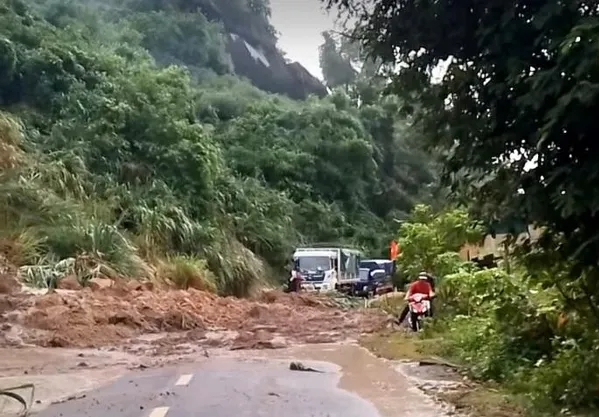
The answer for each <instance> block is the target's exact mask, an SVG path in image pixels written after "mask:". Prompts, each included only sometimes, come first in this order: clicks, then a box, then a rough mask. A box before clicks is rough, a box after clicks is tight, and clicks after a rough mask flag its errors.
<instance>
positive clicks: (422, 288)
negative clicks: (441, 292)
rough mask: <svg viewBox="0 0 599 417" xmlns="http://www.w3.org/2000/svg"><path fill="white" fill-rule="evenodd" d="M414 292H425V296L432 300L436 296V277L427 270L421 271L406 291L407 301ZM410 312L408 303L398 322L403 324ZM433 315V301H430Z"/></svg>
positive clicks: (430, 312)
mask: <svg viewBox="0 0 599 417" xmlns="http://www.w3.org/2000/svg"><path fill="white" fill-rule="evenodd" d="M414 294H423V295H425V296H427V297H428V298H429V300H432V298H433V297H434V296H435V279H434V278H433V276H432V275H431V274H429V273H427V272H424V271H423V272H421V273H419V274H418V278H417V279H416V280H415V281H414V282H412V283H411V284H410V286H409V288H408V292H407V293H406V297H405V299H406V301H407V300H408V298H410V296H412V295H414ZM409 312H410V304H409V303H406V306H405V307H404V309H403V310H402V312H401V314H400V315H399V319H398V322H397V324H401V323H403V321H404V320H405V319H406V317H407V316H408V313H409ZM432 315H433V303H432V302H431V303H430V307H429V316H432Z"/></svg>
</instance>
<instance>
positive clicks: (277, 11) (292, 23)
mask: <svg viewBox="0 0 599 417" xmlns="http://www.w3.org/2000/svg"><path fill="white" fill-rule="evenodd" d="M270 7H271V9H272V17H271V19H270V23H271V24H272V25H273V26H274V27H275V29H276V30H277V31H278V32H279V42H278V45H279V48H280V49H282V50H283V51H285V52H286V54H287V55H286V56H287V58H289V59H290V60H292V61H297V62H299V63H300V64H302V65H303V66H304V67H305V68H306V69H307V70H308V71H310V73H311V74H312V75H314V76H316V77H318V78H320V79H322V72H321V71H320V65H319V63H318V47H319V46H320V45H321V44H322V42H323V39H322V36H321V33H322V32H323V31H325V30H330V29H333V26H334V21H335V19H334V17H335V15H334V13H335V12H334V11H333V14H332V15H327V13H326V11H324V10H323V8H322V3H321V1H320V0H270Z"/></svg>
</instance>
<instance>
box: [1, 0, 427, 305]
mask: <svg viewBox="0 0 599 417" xmlns="http://www.w3.org/2000/svg"><path fill="white" fill-rule="evenodd" d="M268 16H269V10H268V5H267V4H266V3H264V2H259V1H250V2H246V1H230V2H220V1H219V2H212V1H200V0H198V1H197V2H196V3H194V4H191V3H185V4H183V3H181V4H179V3H177V2H172V3H168V4H167V3H164V2H150V1H144V2H141V1H131V2H124V3H123V2H114V3H111V2H97V3H96V2H88V3H82V2H77V1H69V0H47V1H45V0H38V1H33V0H31V1H29V2H27V1H22V0H1V1H0V106H1V108H0V109H1V111H2V113H1V118H0V143H1V144H2V148H3V152H2V165H1V171H0V187H1V188H2V190H1V192H0V216H1V217H0V218H1V219H2V221H1V223H0V230H1V231H0V236H1V242H0V243H1V249H2V252H3V254H4V256H5V257H7V258H8V260H9V261H10V262H11V263H13V264H15V265H16V266H18V267H20V268H21V272H22V273H23V276H24V277H25V279H28V280H29V281H31V282H33V283H35V284H37V285H44V284H46V283H47V282H48V281H49V280H50V281H51V278H60V277H61V276H64V275H66V274H76V275H77V276H79V277H80V278H81V279H82V280H86V279H89V278H90V277H93V276H95V275H98V274H102V275H108V276H133V277H142V278H156V277H157V276H158V277H161V278H165V277H166V278H169V279H170V280H171V281H176V282H177V283H178V285H181V286H184V287H185V286H199V287H201V288H216V289H217V290H218V291H220V292H222V293H226V294H237V295H243V294H246V293H247V292H248V291H249V290H250V289H251V287H252V286H253V285H254V284H255V283H256V282H261V281H264V280H267V279H269V278H270V277H272V276H280V273H279V272H280V271H281V269H282V268H283V267H284V265H285V264H286V263H287V262H288V258H289V255H290V253H291V250H292V248H293V246H294V245H296V244H298V243H299V242H311V241H331V240H334V241H343V242H346V243H348V244H354V245H357V246H361V247H363V248H365V249H366V250H368V251H370V252H383V251H385V248H386V246H387V244H388V241H389V239H390V238H391V237H392V234H393V231H392V230H393V229H392V227H389V225H390V224H391V222H392V220H393V218H394V217H402V216H404V215H405V213H407V212H409V210H410V209H411V207H412V206H413V204H414V203H415V202H417V201H420V200H423V199H427V198H428V197H430V194H431V193H430V188H429V187H428V186H429V185H430V184H434V182H435V175H434V173H433V172H434V171H433V170H432V168H431V164H430V158H426V157H425V156H423V154H422V153H421V152H420V151H417V150H416V146H414V145H413V144H412V141H413V140H414V137H412V136H411V135H410V134H409V129H408V121H407V120H402V119H398V117H397V109H398V107H399V101H398V99H397V98H396V97H393V96H382V94H380V91H379V92H378V93H377V94H371V98H370V99H369V100H359V96H357V95H356V94H352V95H350V94H348V93H347V90H343V89H341V90H339V91H335V92H334V93H333V94H332V95H331V96H330V97H327V98H326V99H323V100H319V99H316V98H310V99H309V100H307V101H305V102H297V101H292V100H291V99H288V98H285V97H282V96H276V95H270V94H267V93H265V92H262V91H260V90H258V89H256V88H254V87H253V86H251V85H250V84H248V83H247V82H245V81H243V80H241V79H240V78H238V77H237V76H236V75H235V74H234V71H233V68H232V66H231V59H230V56H229V55H228V52H227V48H226V45H227V38H226V35H225V29H224V28H231V27H233V28H235V31H236V33H238V34H241V35H242V36H246V37H247V38H248V39H250V38H251V39H252V40H253V41H255V42H262V44H264V43H268V42H270V43H271V44H272V43H273V39H275V38H274V36H273V34H272V32H273V31H272V27H271V26H270V24H269V23H268ZM216 17H219V19H220V20H218V19H216ZM271 46H273V45H271Z"/></svg>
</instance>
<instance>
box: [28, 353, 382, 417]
mask: <svg viewBox="0 0 599 417" xmlns="http://www.w3.org/2000/svg"><path fill="white" fill-rule="evenodd" d="M304 364H305V365H306V366H311V367H313V368H316V369H319V370H322V371H323V372H322V373H316V372H301V371H290V370H289V361H268V362H255V363H251V362H243V361H238V360H232V359H225V358H222V359H215V360H214V361H210V362H206V363H202V364H195V365H186V366H185V367H178V368H169V369H160V370H146V371H143V372H142V371H139V372H136V373H134V374H132V375H128V376H126V377H124V378H122V379H120V380H118V381H117V382H115V383H114V384H112V385H110V386H108V387H106V388H103V389H100V390H98V391H95V392H92V393H88V394H87V395H86V396H85V397H84V398H79V399H75V400H71V401H68V402H65V403H62V404H56V405H51V406H50V407H49V408H47V409H46V410H45V411H42V412H41V413H40V414H38V416H39V417H79V416H81V417H83V416H86V417H106V416H110V417H192V416H193V417H195V416H210V417H230V416H236V417H243V416H247V417H260V416H265V417H266V416H277V415H278V416H284V415H286V416H297V417H300V416H302V417H303V416H306V417H308V416H310V417H336V416H339V417H341V416H343V417H377V416H379V414H378V412H377V409H376V408H375V407H374V406H373V405H372V404H370V403H369V402H367V401H365V400H363V399H361V398H360V397H358V396H356V395H354V394H351V393H349V392H347V391H344V390H342V389H340V388H337V384H338V382H339V378H340V373H339V367H337V366H335V365H333V364H330V363H322V362H304Z"/></svg>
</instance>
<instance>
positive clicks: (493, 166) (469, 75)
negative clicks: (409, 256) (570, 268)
mask: <svg viewBox="0 0 599 417" xmlns="http://www.w3.org/2000/svg"><path fill="white" fill-rule="evenodd" d="M368 3H372V2H352V1H336V0H333V1H329V2H328V4H329V5H333V4H341V7H342V8H344V7H345V8H346V9H345V10H348V11H349V12H350V13H355V14H357V15H358V17H359V19H358V20H359V21H360V23H359V24H358V27H357V29H356V30H355V33H354V35H355V36H357V37H359V38H360V39H362V42H363V46H364V47H365V48H366V49H367V50H368V51H369V53H371V54H372V55H373V56H376V57H377V58H378V59H381V60H383V61H384V62H387V63H393V64H397V65H396V67H395V68H394V69H393V74H391V75H392V77H393V79H394V86H393V90H394V92H395V93H401V94H403V95H404V96H405V97H409V98H410V99H411V100H407V99H406V100H405V101H404V103H406V106H407V107H408V106H409V107H412V108H406V110H409V111H414V112H415V114H416V115H417V117H418V120H419V123H420V126H421V127H422V128H423V129H425V131H426V134H425V137H426V138H427V141H428V145H429V146H430V147H435V148H440V149H441V150H442V152H443V153H444V161H445V163H444V168H445V177H446V179H447V180H448V182H450V183H451V184H452V185H453V186H454V189H455V190H460V195H461V196H463V197H465V198H467V199H468V201H475V202H476V203H475V204H474V205H475V206H477V207H478V208H480V209H482V211H484V213H485V215H486V216H487V217H489V218H502V217H506V216H507V215H511V216H515V217H518V218H525V219H528V220H529V221H534V222H537V223H539V224H540V225H542V226H547V227H548V228H549V229H551V230H552V231H555V232H558V233H560V234H562V235H563V236H565V237H566V238H567V239H566V241H565V243H564V245H563V246H562V248H561V252H562V253H563V254H564V256H566V257H570V256H572V257H574V258H575V259H576V262H577V264H578V265H579V266H581V267H582V266H583V265H587V266H589V265H591V266H594V265H595V266H596V254H597V252H598V251H599V239H598V237H599V235H598V234H597V228H596V227H595V226H596V223H597V215H596V213H597V209H598V207H599V206H598V204H599V203H598V201H599V197H598V196H597V191H596V189H595V187H594V178H595V177H596V176H597V175H598V173H599V171H598V170H599V164H598V163H597V158H596V156H594V155H597V150H598V149H597V145H594V140H593V139H592V138H593V137H594V133H595V131H596V129H597V126H598V125H597V123H596V122H595V121H594V118H593V114H594V112H595V111H596V110H597V106H598V103H599V95H598V91H599V88H598V86H599V78H598V77H599V76H598V74H599V72H598V71H597V69H598V67H597V65H598V64H597V60H596V59H595V57H596V54H597V48H598V46H597V45H598V44H599V9H597V7H596V5H595V4H594V3H593V2H588V1H570V2H560V1H552V0H546V1H529V0H521V1H516V2H511V3H506V2H499V1H493V0H488V1H483V2H477V3H476V4H474V3H472V2H450V1H438V2H433V3H430V4H429V3H421V2H418V1H403V2H395V1H386V0H383V1H378V2H374V3H373V7H372V8H368V7H367V8H366V9H364V11H360V10H362V9H359V8H356V7H352V6H357V5H358V4H368ZM444 63H445V64H444ZM442 65H445V66H446V71H445V73H444V74H443V76H442V78H441V79H440V80H437V82H434V81H435V80H434V77H435V74H439V66H442ZM416 102H417V103H419V105H418V106H413V105H412V104H413V103H416ZM529 161H532V162H529Z"/></svg>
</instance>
